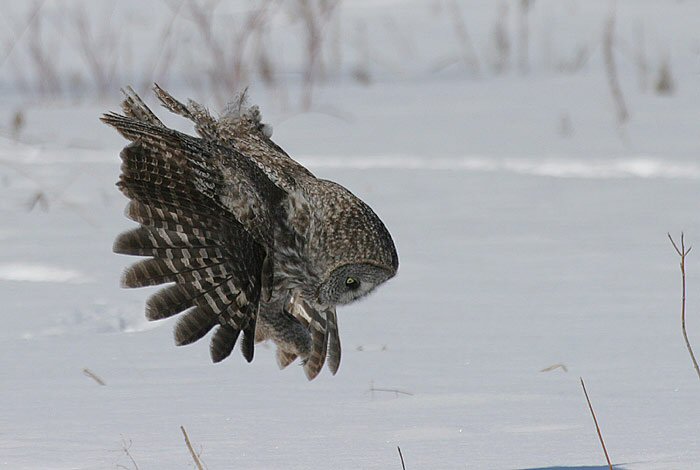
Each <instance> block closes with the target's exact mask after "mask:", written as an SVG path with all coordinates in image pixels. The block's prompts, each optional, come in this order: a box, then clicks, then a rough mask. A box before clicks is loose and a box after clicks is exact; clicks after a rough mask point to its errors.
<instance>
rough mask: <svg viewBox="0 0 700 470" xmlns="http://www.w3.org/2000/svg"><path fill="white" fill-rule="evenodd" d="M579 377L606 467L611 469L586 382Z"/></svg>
mask: <svg viewBox="0 0 700 470" xmlns="http://www.w3.org/2000/svg"><path fill="white" fill-rule="evenodd" d="M579 378H580V379H581V387H583V394H584V395H585V396H586V402H588V409H589V410H591V415H592V416H593V422H594V423H595V430H596V431H597V432H598V439H600V445H602V446H603V453H605V460H607V461H608V467H610V470H613V466H612V463H610V456H609V455H608V450H607V449H606V448H605V441H604V440H603V435H602V434H601V433H600V426H598V420H597V419H596V417H595V411H593V405H591V400H590V398H588V392H587V391H586V384H584V383H583V377H579Z"/></svg>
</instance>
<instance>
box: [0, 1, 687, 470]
mask: <svg viewBox="0 0 700 470" xmlns="http://www.w3.org/2000/svg"><path fill="white" fill-rule="evenodd" d="M151 3H153V2H151ZM348 3H350V2H348ZM659 3H661V2H658V3H657V2H650V1H647V2H630V1H619V2H618V4H619V8H618V17H619V21H620V24H621V25H622V26H621V27H624V25H625V24H626V25H627V27H629V28H628V30H633V25H634V20H635V19H639V18H641V19H639V21H641V22H642V23H643V24H645V25H646V27H647V29H648V30H652V31H655V34H656V35H657V36H658V37H659V39H658V43H656V44H660V45H659V46H658V47H660V48H662V49H663V48H666V47H668V48H669V49H670V50H671V51H672V59H674V62H673V63H674V67H675V69H674V70H675V71H676V77H675V78H676V83H677V87H676V90H675V92H674V94H673V95H671V96H659V95H656V94H654V93H653V92H650V91H648V90H647V91H642V90H640V89H638V87H637V82H636V76H635V75H634V74H635V72H634V69H633V67H631V66H628V67H625V66H624V64H625V60H624V59H620V61H621V63H622V65H621V85H622V87H623V91H624V92H625V96H626V99H627V100H628V102H629V107H630V121H629V122H628V123H627V124H625V125H624V126H623V127H621V128H620V127H618V126H617V125H616V124H615V118H614V114H613V105H612V101H611V98H610V93H609V90H608V88H607V82H606V80H605V74H604V70H603V68H602V65H600V64H599V65H595V64H596V63H598V62H600V61H601V59H600V57H599V56H600V51H597V52H594V55H593V56H592V58H591V64H592V65H590V68H589V69H587V70H583V71H581V72H580V73H577V74H573V75H566V74H558V73H549V72H542V71H541V69H537V68H535V67H533V70H532V71H531V72H530V74H528V75H525V76H522V75H520V74H518V73H515V72H512V73H508V74H506V75H503V76H494V77H482V78H480V79H474V78H464V77H460V76H459V74H458V73H457V72H456V71H454V70H453V71H452V72H450V71H449V70H448V71H447V72H445V73H442V74H437V75H420V74H418V73H414V74H413V75H411V76H410V77H409V78H406V79H397V78H395V77H394V78H391V77H389V76H383V77H382V78H381V79H380V80H377V82H375V83H373V84H372V85H370V86H368V87H366V86H363V85H360V84H357V83H352V82H348V81H346V80H342V79H339V80H338V83H336V84H331V85H327V86H324V87H320V88H318V89H317V90H316V91H315V96H314V103H315V107H314V108H313V110H312V112H308V113H297V112H291V111H290V110H289V109H287V110H285V109H282V108H280V107H278V106H276V104H275V96H276V95H275V94H274V93H272V92H270V93H268V92H266V91H265V90H264V88H263V87H261V86H256V84H255V83H253V86H252V88H251V91H252V96H253V99H254V100H255V101H257V102H259V103H260V104H261V106H262V109H263V114H264V116H265V117H266V119H267V120H268V121H269V122H271V123H272V124H273V126H274V128H275V134H274V138H275V140H276V141H277V142H278V143H279V144H280V145H281V146H282V147H283V148H285V149H286V150H288V151H289V153H290V154H291V155H292V156H294V157H296V158H298V159H299V160H300V161H301V162H302V163H304V164H306V165H307V166H308V167H309V168H310V169H311V170H312V171H313V172H314V173H315V174H317V175H318V176H321V177H324V178H329V179H333V180H336V181H338V182H340V183H342V184H343V185H345V186H347V187H348V188H350V189H351V190H352V191H353V192H355V193H356V194H357V195H358V196H360V197H361V198H363V199H364V200H365V201H366V202H368V203H369V204H370V205H371V206H372V207H373V208H374V209H375V210H376V212H377V213H378V214H379V215H380V216H381V217H382V218H383V220H384V221H385V223H386V225H387V226H388V228H389V229H390V231H391V232H392V234H393V236H394V239H395V241H396V244H397V248H398V251H399V256H400V261H401V266H400V271H399V275H398V276H397V277H396V278H395V279H393V280H392V281H390V282H389V283H388V284H387V285H386V286H384V287H382V288H381V289H379V290H378V291H377V293H376V294H375V295H373V296H371V297H370V298H368V299H366V300H364V301H362V302H360V303H358V304H356V305H351V306H348V307H345V308H342V309H341V310H340V312H339V315H340V318H339V321H340V330H341V338H342V341H343V345H344V353H343V363H342V365H341V368H340V371H339V373H338V375H337V376H335V377H333V376H331V375H330V374H329V373H328V371H326V370H324V371H323V372H322V373H321V375H320V376H319V377H318V378H317V379H316V380H314V381H313V382H307V380H306V378H305V377H304V374H303V372H302V370H301V369H300V368H299V367H297V366H290V367H289V368H288V369H285V370H284V371H281V372H280V371H279V370H278V369H277V366H276V364H275V360H274V351H273V349H272V348H268V347H265V346H264V345H263V346H259V347H258V348H257V351H256V356H255V360H254V362H253V364H250V365H249V364H246V363H245V361H244V360H243V358H242V357H240V354H234V355H233V356H232V357H231V358H230V359H228V360H226V361H224V362H223V363H221V364H218V365H212V364H211V363H210V361H209V352H208V345H207V344H206V341H202V342H200V343H196V344H194V345H191V346H188V347H183V348H176V347H175V346H174V345H173V342H172V337H171V334H172V333H171V332H172V326H173V321H172V320H167V321H163V322H161V323H155V324H154V323H147V322H146V320H145V318H144V317H143V304H144V301H145V299H146V298H147V296H148V295H149V294H150V293H151V292H152V291H151V290H122V289H120V288H119V282H118V280H119V276H120V274H121V271H122V269H123V268H124V267H125V266H126V265H127V264H129V263H130V262H131V261H133V258H129V257H124V256H117V255H114V254H112V253H111V245H112V241H113V239H114V236H115V235H116V234H117V233H119V232H120V231H122V230H126V229H128V228H129V227H131V226H132V225H133V224H132V223H131V222H129V221H128V220H127V219H125V218H124V217H123V215H122V211H123V207H124V205H125V199H124V198H123V197H122V196H121V195H120V194H119V193H118V191H117V190H116V188H115V187H114V182H115V181H116V179H117V176H118V172H119V161H118V152H119V149H120V148H121V146H122V145H123V141H122V140H121V139H120V138H119V137H118V136H117V135H115V134H114V133H113V132H112V131H111V130H110V129H108V128H106V126H103V125H102V124H101V123H99V121H98V120H97V117H98V116H99V114H100V113H101V112H103V111H105V110H107V109H117V106H118V99H119V97H118V94H117V91H116V90H115V92H114V94H113V95H110V96H109V98H108V100H107V102H105V103H94V102H93V101H90V100H88V101H86V102H81V103H79V104H75V103H72V102H70V103H68V102H66V101H64V100H62V99H52V100H51V101H50V102H46V101H37V100H33V101H31V102H25V101H23V100H24V99H25V98H26V95H22V94H17V93H15V92H14V91H12V90H10V91H5V92H3V93H4V94H3V95H2V99H3V100H5V104H6V106H4V107H3V108H2V110H1V112H0V119H1V120H2V122H3V123H7V122H9V120H10V119H11V117H12V114H13V113H14V112H15V110H16V109H17V108H18V107H23V109H24V116H23V117H24V120H25V123H24V126H23V129H22V131H21V135H20V138H19V140H18V141H15V140H12V139H10V138H9V137H2V138H0V220H2V223H0V242H2V245H0V246H2V248H0V292H1V293H2V300H3V308H2V311H0V319H1V320H2V324H3V328H1V329H0V377H1V378H0V467H2V468H8V469H39V468H41V469H104V468H123V467H125V468H128V469H133V468H135V465H134V463H133V462H132V461H131V460H130V457H129V456H128V455H127V454H126V453H125V452H124V447H126V448H128V451H129V454H130V455H131V457H133V459H134V461H135V462H136V464H137V465H138V468H140V469H173V468H193V462H192V459H191V457H190V455H189V453H188V451H187V448H186V447H185V443H184V440H183V437H182V434H181V433H180V429H179V427H180V426H181V425H183V426H185V428H186V429H187V431H188V433H189V435H190V438H191V439H192V441H193V444H194V446H195V449H196V450H197V451H200V450H201V456H202V458H203V460H204V461H205V463H206V464H207V466H208V468H209V469H211V470H214V469H224V468H241V469H260V470H262V469H309V468H314V469H315V468H332V469H356V468H363V469H364V468H367V469H375V468H377V469H386V468H389V469H391V468H397V469H398V468H401V463H400V460H399V456H398V453H397V450H396V447H397V446H400V447H401V450H402V452H403V455H404V458H405V460H406V468H407V469H409V470H411V469H432V468H434V469H443V468H445V469H452V468H468V469H545V468H546V469H602V468H607V467H606V466H605V465H604V464H605V460H604V457H603V455H602V450H601V448H600V444H599V442H598V439H597V436H596V433H595V428H594V425H593V422H592V419H591V416H590V414H589V411H588V408H587V405H586V403H585V398H584V396H583V393H582V390H581V386H580V383H579V377H583V378H584V379H585V381H586V385H587V388H588V392H589V394H590V396H591V400H592V402H593V405H594V407H595V410H596V413H597V416H598V420H599V422H600V425H601V428H602V432H603V435H604V437H605V441H606V444H607V448H608V450H609V452H610V454H611V457H612V459H613V461H614V463H615V464H616V465H615V467H616V468H620V469H623V468H624V469H628V470H637V469H693V468H699V467H700V441H699V440H698V437H697V436H698V431H700V425H699V424H698V423H700V407H698V406H697V403H698V398H699V397H700V383H698V379H697V376H696V375H695V373H694V371H693V369H692V365H691V363H690V359H689V357H688V353H687V351H686V349H685V346H684V343H683V340H682V336H681V330H680V272H679V269H678V257H677V256H676V254H675V253H674V251H673V248H672V247H671V245H670V243H669V241H668V239H667V238H666V232H668V231H670V232H671V233H672V234H674V235H678V234H679V232H680V231H681V230H684V231H685V232H686V238H687V241H688V242H690V243H691V244H696V245H698V244H700V159H699V158H698V156H699V155H700V140H699V138H698V136H699V135H700V119H698V118H699V117H700V86H699V85H700V83H699V82H698V69H699V65H700V62H698V58H697V51H696V50H700V49H698V45H699V44H700V33H698V29H697V28H696V27H695V21H696V20H697V15H695V16H693V15H692V14H693V13H698V11H697V10H698V8H697V6H694V5H695V4H694V2H668V5H664V6H663V8H662V7H661V6H659V5H658V4H659ZM567 4H569V5H574V6H575V7H574V12H573V13H570V14H569V15H570V16H567V18H568V20H567V21H568V22H569V23H571V24H574V25H578V26H577V27H576V28H574V30H575V31H577V33H576V34H577V35H574V33H572V37H573V38H574V39H572V42H573V43H576V41H577V40H578V39H581V38H584V39H585V38H587V37H588V36H587V35H586V34H587V32H588V31H589V29H590V28H588V27H589V26H590V25H591V24H594V25H597V28H598V29H595V28H594V29H595V31H594V33H595V34H598V33H599V31H598V30H599V29H600V27H599V26H600V25H601V24H602V23H603V22H604V21H605V18H606V15H607V11H608V7H609V4H608V3H607V2H575V1H571V2H568V3H567ZM48 5H49V6H50V7H51V8H56V2H48ZM460 5H461V8H462V11H463V12H465V14H466V13H467V12H471V11H472V10H471V9H470V8H473V14H474V15H475V17H476V18H477V19H478V18H485V19H488V20H489V21H492V19H493V17H495V15H496V13H497V12H498V8H497V7H496V6H495V4H494V5H493V7H489V6H488V5H490V3H487V2H462V3H460ZM509 5H510V7H511V9H513V8H515V3H512V4H511V3H509ZM538 5H539V3H535V7H534V8H538ZM633 5H639V9H638V10H635V9H634V8H633ZM414 7H415V2H409V1H404V2H398V1H396V2H381V3H378V4H377V5H374V4H373V3H369V2H362V3H361V4H357V5H356V6H354V7H351V8H349V11H350V13H348V14H349V15H350V16H351V17H352V15H355V16H357V15H360V14H366V15H367V17H368V18H379V17H382V15H386V14H387V12H391V13H392V14H393V15H394V16H393V18H399V19H402V18H403V19H405V21H406V24H407V25H409V26H415V25H417V24H420V22H419V19H420V18H419V17H420V15H419V13H416V11H415V10H414V9H412V8H414ZM124 8H126V7H124ZM142 13H143V12H141V13H139V12H134V13H133V14H134V15H138V14H142ZM373 13H376V16H372V14H373ZM557 14H558V13H557V10H556V9H554V10H549V13H548V11H547V10H537V9H535V10H533V12H532V15H533V18H534V20H533V21H534V24H535V26H533V31H534V32H533V35H536V34H538V31H540V32H541V25H542V24H547V21H545V19H546V18H547V17H553V18H555V19H556V18H559V17H558V16H557ZM548 15H549V16H548ZM127 16H128V15H127ZM630 17H632V20H630V19H629V18H630ZM466 18H467V21H468V22H469V21H471V23H469V24H470V25H472V26H473V27H474V28H475V29H474V30H472V31H471V32H472V35H473V39H474V42H475V43H476V44H477V45H479V44H480V43H479V41H480V40H481V39H480V38H483V37H485V36H483V35H480V34H479V30H480V28H481V29H483V30H485V31H488V29H489V28H488V27H487V26H488V25H484V24H481V23H476V24H479V26H476V24H475V20H473V19H470V18H473V17H470V16H467V17H466ZM543 18H544V19H543ZM691 18H694V20H693V21H691ZM484 21H486V20H484ZM537 21H540V23H538V22H537ZM625 21H627V23H625ZM138 24H139V23H136V25H137V26H138ZM368 24H371V21H370V20H368ZM399 24H400V22H399ZM489 24H490V23H489ZM537 25H540V29H538V28H537ZM669 25H671V26H673V25H675V26H676V28H675V29H673V28H669ZM409 26H406V28H407V29H410V27H409ZM437 30H439V28H437V27H435V26H433V27H432V29H431V28H429V27H427V26H426V27H425V28H423V29H420V28H417V30H416V31H415V35H416V36H415V37H414V39H413V40H414V42H416V43H419V44H421V47H418V50H420V51H423V54H425V55H426V56H429V54H428V51H429V50H430V47H429V46H430V44H431V42H430V41H433V42H432V44H438V43H440V44H441V43H442V42H443V41H446V40H447V39H446V38H445V37H443V36H440V35H439V34H437V33H436V31H437ZM555 31H558V29H556V28H555ZM623 31H624V30H623ZM429 33H430V34H429ZM433 33H434V34H433ZM594 33H591V34H592V35H593V34H594ZM665 33H667V35H664V34H665ZM431 34H433V35H431ZM445 34H446V33H445ZM484 34H486V33H484ZM621 34H622V33H621ZM652 36H653V35H652ZM633 37H634V36H629V38H633ZM584 39H581V41H583V40H584ZM647 40H648V41H649V44H648V45H649V47H652V46H651V45H652V44H655V43H653V42H652V38H651V37H649V38H648V39H647ZM421 41H423V42H421ZM533 41H534V39H533ZM533 43H534V42H533ZM426 44H427V45H426ZM534 47H535V46H533V48H534ZM479 50H481V49H479ZM538 50H539V49H538ZM535 56H536V55H535ZM416 57H417V58H418V59H419V58H421V57H424V56H422V55H421V54H417V56H416ZM693 57H695V59H693ZM628 65H629V64H628ZM413 69H419V67H418V66H417V65H415V64H414V65H413ZM413 69H412V70H413ZM0 78H1V77H0ZM0 81H1V80H0ZM8 83H9V82H3V84H4V85H3V86H4V87H5V88H8V87H9V86H10V85H8ZM10 88H11V87H10ZM174 91H175V94H176V95H177V96H179V97H182V98H184V97H186V96H192V97H193V98H199V97H198V96H196V95H195V94H194V93H193V92H191V90H188V88H187V86H186V85H185V84H182V83H181V84H177V85H176V87H175V90H174ZM27 103H29V104H27ZM168 122H173V123H177V121H173V120H169V121H168ZM562 126H563V127H564V128H562ZM185 128H186V127H185ZM6 131H7V132H4V134H6V135H9V134H10V131H9V126H6ZM30 207H32V210H29V208H30ZM696 255H697V256H700V255H698V254H697V253H695V252H694V251H693V252H691V254H690V255H689V258H688V274H689V278H688V288H689V289H688V296H689V300H688V301H689V303H688V328H689V334H690V339H691V342H695V343H696V344H697V348H700V317H699V316H698V315H699V313H698V305H700V304H699V303H698V301H697V299H698V298H700V278H698V276H697V274H696V273H697V272H700V268H699V267H700V258H697V259H696ZM556 364H563V365H564V366H565V369H564V368H562V367H557V368H553V369H552V370H550V371H548V372H542V370H543V369H547V368H550V366H553V365H556ZM84 369H88V370H89V371H91V372H92V373H94V374H96V375H97V376H99V377H100V378H101V379H102V380H104V382H105V383H106V385H105V386H100V385H98V384H97V383H96V381H95V380H93V379H92V378H90V377H88V376H87V375H86V374H85V373H84ZM380 389H381V390H380ZM383 390H396V391H397V392H392V391H383Z"/></svg>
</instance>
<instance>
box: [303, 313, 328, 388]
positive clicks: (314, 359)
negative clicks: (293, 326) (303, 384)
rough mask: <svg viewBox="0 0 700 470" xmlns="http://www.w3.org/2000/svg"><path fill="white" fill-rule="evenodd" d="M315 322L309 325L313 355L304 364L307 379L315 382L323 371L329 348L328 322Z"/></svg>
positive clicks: (325, 320)
mask: <svg viewBox="0 0 700 470" xmlns="http://www.w3.org/2000/svg"><path fill="white" fill-rule="evenodd" d="M323 320H324V321H321V320H320V319H319V320H314V321H313V322H311V324H310V325H309V328H310V330H311V353H310V354H309V357H308V358H307V359H306V362H304V372H305V373H306V378H307V379H309V380H313V379H315V378H316V376H317V375H318V374H319V373H320V372H321V369H323V364H324V363H325V362H326V352H327V348H328V321H327V319H323Z"/></svg>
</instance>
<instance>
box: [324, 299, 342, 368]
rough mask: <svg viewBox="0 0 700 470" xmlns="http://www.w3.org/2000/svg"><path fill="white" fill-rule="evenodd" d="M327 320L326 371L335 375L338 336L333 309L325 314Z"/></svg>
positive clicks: (338, 364)
mask: <svg viewBox="0 0 700 470" xmlns="http://www.w3.org/2000/svg"><path fill="white" fill-rule="evenodd" d="M326 317H327V318H328V370H330V371H331V374H333V375H335V374H336V373H337V372H338V368H339V367H340V355H341V352H340V335H339V334H338V315H337V314H336V312H335V309H331V310H329V311H328V312H327V313H326Z"/></svg>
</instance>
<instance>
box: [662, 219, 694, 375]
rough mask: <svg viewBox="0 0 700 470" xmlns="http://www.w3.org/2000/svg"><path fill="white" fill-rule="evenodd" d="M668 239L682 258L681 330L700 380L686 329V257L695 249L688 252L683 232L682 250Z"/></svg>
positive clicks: (669, 235)
mask: <svg viewBox="0 0 700 470" xmlns="http://www.w3.org/2000/svg"><path fill="white" fill-rule="evenodd" d="M668 239H669V240H671V244H672V245H673V248H674V249H675V250H676V253H678V256H680V258H681V278H682V280H683V299H682V300H681V330H683V339H684V340H685V347H686V348H688V353H689V354H690V359H691V360H692V361H693V367H695V372H696V373H697V374H698V378H699V379H700V367H698V361H697V360H696V359H695V353H693V348H692V347H691V346H690V340H689V339H688V332H687V330H686V329H685V257H686V256H688V253H690V250H692V249H693V247H692V246H689V247H688V249H687V250H686V248H685V235H684V233H683V232H681V247H680V248H678V245H676V242H675V241H674V240H673V237H672V236H671V234H670V233H669V234H668Z"/></svg>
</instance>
